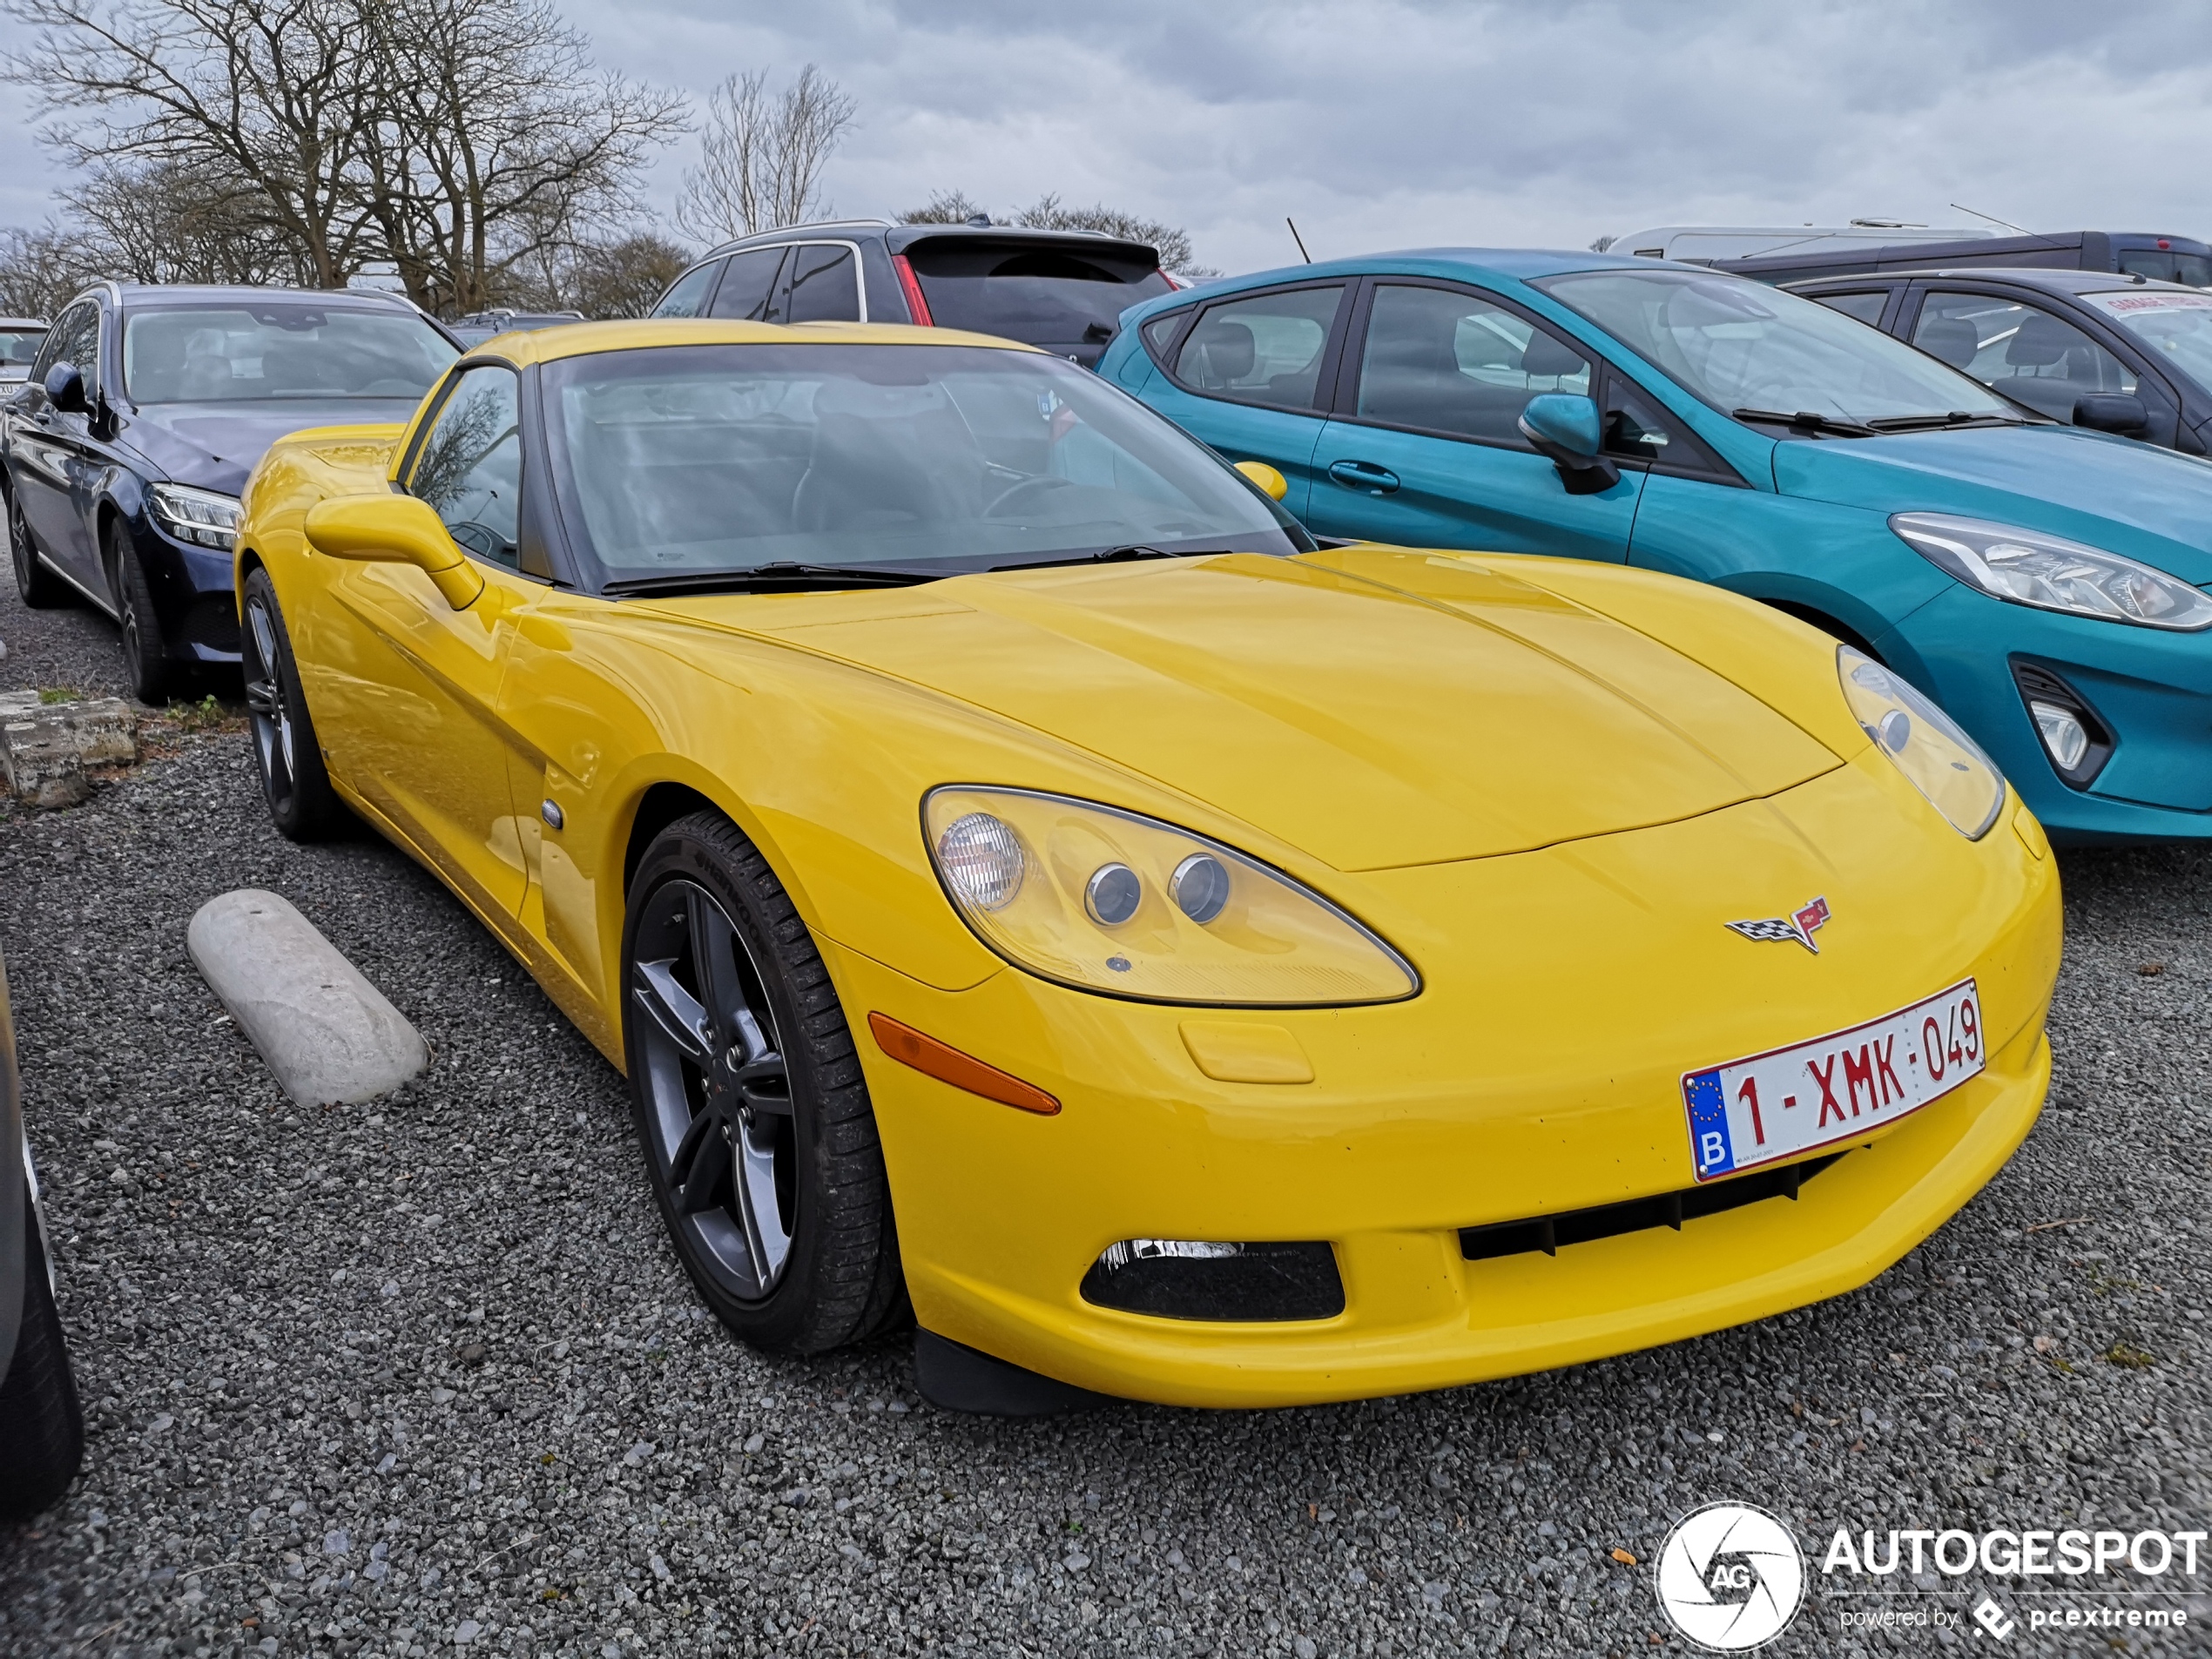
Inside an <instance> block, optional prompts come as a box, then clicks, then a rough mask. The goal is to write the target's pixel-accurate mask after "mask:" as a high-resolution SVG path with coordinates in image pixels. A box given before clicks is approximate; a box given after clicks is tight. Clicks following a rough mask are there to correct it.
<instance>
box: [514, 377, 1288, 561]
mask: <svg viewBox="0 0 2212 1659" xmlns="http://www.w3.org/2000/svg"><path fill="white" fill-rule="evenodd" d="M542 376H543V382H542V383H543V387H544V388H545V389H544V395H545V397H546V399H547V403H546V406H545V408H546V415H547V427H548V429H549V430H548V436H549V441H550V448H551V450H552V461H553V471H554V482H555V488H556V496H557V499H558V500H559V502H560V505H561V515H562V517H563V521H564V522H565V523H566V524H567V526H568V529H569V531H570V538H571V540H572V541H573V542H577V543H581V544H582V550H583V552H584V553H585V554H586V555H587V556H589V557H590V558H592V559H594V560H596V561H597V564H598V566H599V569H600V571H601V573H602V577H603V579H604V580H606V581H614V582H632V581H639V580H650V579H653V578H664V577H690V576H692V575H694V574H705V575H711V574H725V573H734V572H741V571H747V570H756V569H758V568H759V566H761V565H764V564H770V563H779V562H786V561H788V562H790V563H798V564H808V565H836V566H851V565H857V564H881V565H894V566H901V567H906V568H908V569H912V568H914V567H916V566H921V567H925V568H926V569H927V570H929V571H930V573H932V574H945V575H949V574H953V573H954V572H955V571H958V570H988V569H990V568H993V567H994V566H998V565H1005V564H1019V563H1036V562H1039V561H1041V560H1049V559H1054V558H1078V557H1082V556H1088V555H1090V554H1094V553H1098V552H1103V551H1106V550H1111V549H1117V548H1128V547H1132V546H1141V547H1144V548H1148V549H1155V550H1159V551H1161V552H1164V553H1173V552H1177V551H1197V550H1209V551H1211V550H1240V551H1251V552H1261V553H1290V552H1295V551H1299V550H1305V549H1307V548H1310V547H1311V546H1312V542H1311V541H1310V540H1309V539H1308V538H1307V537H1306V536H1305V532H1304V531H1303V530H1301V529H1298V523H1297V521H1296V520H1295V519H1292V518H1291V516H1289V515H1288V514H1287V513H1285V512H1284V511H1283V510H1282V509H1280V508H1278V507H1277V506H1276V505H1275V503H1274V502H1271V501H1269V500H1268V499H1267V497H1266V496H1264V495H1262V494H1261V493H1260V492H1259V491H1258V489H1254V488H1253V487H1252V486H1251V484H1250V483H1248V482H1246V481H1245V480H1244V478H1242V477H1241V476H1239V475H1238V474H1237V473H1235V472H1234V471H1232V470H1231V469H1230V468H1229V467H1228V465H1227V464H1226V463H1225V462H1222V461H1221V460H1220V459H1219V458H1218V457H1217V456H1215V455H1213V454H1211V452H1210V451H1209V450H1207V449H1206V448H1204V446H1203V445H1201V444H1199V443H1198V442H1196V441H1195V440H1194V439H1191V438H1190V437H1188V436H1186V435H1184V433H1183V432H1181V431H1180V430H1178V429H1177V428H1176V427H1174V426H1173V425H1171V424H1170V422H1169V421H1166V420H1165V419H1164V418H1163V417H1162V416H1160V415H1155V414H1153V413H1152V411H1151V410H1150V409H1148V408H1145V407H1144V406H1143V404H1141V403H1139V402H1137V401H1136V400H1135V399H1134V398H1131V397H1130V396H1129V395H1126V394H1125V393H1123V392H1120V391H1117V390H1116V389H1115V388H1113V387H1112V386H1110V385H1109V384H1108V383H1107V382H1105V381H1102V380H1100V379H1099V378H1098V377H1097V376H1096V375H1095V374H1091V373H1089V371H1088V370H1086V369H1082V368H1076V365H1075V364H1073V363H1070V362H1069V361H1067V360H1066V359H1064V358H1060V357H1055V356H1050V355H1047V354H1043V353H1040V352H1029V351H1014V350H1005V349H997V348H993V347H982V346H853V345H842V344H835V343H823V344H820V345H759V346H749V345H698V346H667V347H648V348H645V349H641V350H636V351H612V352H603V353H599V354H594V355H590V356H583V357H568V358H563V359H560V360H558V361H555V362H552V363H549V364H547V365H546V366H545V368H543V371H542Z"/></svg>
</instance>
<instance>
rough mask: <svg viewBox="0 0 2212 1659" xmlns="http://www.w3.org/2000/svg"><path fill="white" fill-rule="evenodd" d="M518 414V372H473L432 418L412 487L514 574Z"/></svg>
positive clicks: (466, 544)
mask: <svg viewBox="0 0 2212 1659" xmlns="http://www.w3.org/2000/svg"><path fill="white" fill-rule="evenodd" d="M518 411H519V402H518V397H517V392H516V378H515V373H514V371H513V370H512V369H508V368H492V367H485V368H472V369H469V370H468V371H466V372H465V373H464V374H462V376H461V381H460V383H459V384H458V385H456V386H455V388H453V391H452V394H451V395H449V396H448V397H447V399H446V401H445V402H444V403H443V404H442V405H441V406H440V408H439V409H438V412H437V414H436V415H435V416H434V417H433V418H432V420H431V423H430V430H429V433H428V435H427V436H426V437H425V438H424V439H423V441H422V448H421V451H420V452H419V453H418V454H417V455H416V456H415V470H414V472H413V473H412V474H410V475H409V476H408V486H407V488H408V494H409V495H411V496H415V498H416V499H418V500H420V501H423V502H428V503H429V505H430V507H431V509H432V510H434V511H435V513H436V514H437V516H438V517H439V518H440V519H441V520H442V521H443V523H444V524H445V527H446V529H447V531H448V533H449V534H450V535H451V536H453V539H454V540H455V541H456V542H458V543H461V545H462V547H463V548H465V549H466V550H468V551H469V552H470V553H471V554H473V555H475V556H476V557H477V558H480V559H486V560H489V561H490V562H491V563H495V564H503V565H505V566H506V567H507V568H508V569H509V570H514V569H515V568H516V555H515V530H516V523H517V522H518V519H519V516H520V509H521V504H522V495H523V489H522V485H523V441H522V435H521V433H520V431H519V430H518V428H517V417H518Z"/></svg>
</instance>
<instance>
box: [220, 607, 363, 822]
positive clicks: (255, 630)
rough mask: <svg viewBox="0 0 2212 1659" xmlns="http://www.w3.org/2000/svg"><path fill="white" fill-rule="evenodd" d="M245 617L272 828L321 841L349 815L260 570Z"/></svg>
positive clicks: (249, 699)
mask: <svg viewBox="0 0 2212 1659" xmlns="http://www.w3.org/2000/svg"><path fill="white" fill-rule="evenodd" d="M245 610H246V626H245V628H244V629H242V630H241V631H240V636H241V637H240V638H239V667H240V668H241V669H242V670H243V671H244V675H245V679H246V720H247V723H248V724H249V725H251V726H252V727H253V766H254V770H255V771H257V772H260V775H261V795H262V799H265V800H266V801H267V802H268V804H269V819H270V821H271V822H273V823H274V824H275V826H277V833H279V834H280V835H282V836H283V837H284V838H285V839H286V840H293V841H313V840H320V839H321V838H322V837H323V836H325V835H327V834H328V833H330V831H331V829H332V828H333V827H334V826H335V825H336V824H337V823H338V821H339V819H340V818H341V816H342V810H343V809H342V807H341V804H340V802H339V799H338V796H337V792H335V791H334V790H333V789H332V788H331V786H330V776H329V774H328V773H327V772H325V771H324V770H323V765H322V750H321V749H320V747H319V746H318V745H317V744H316V742H315V723H314V720H312V719H311V718H308V715H307V698H306V697H305V696H304V695H303V694H302V693H301V691H300V669H299V665H298V664H296V663H294V662H293V659H292V636H291V635H290V634H289V633H287V631H285V626H284V612H283V611H282V610H280V609H279V607H278V605H277V597H276V586H275V584H274V583H272V582H271V581H270V580H269V573H268V572H267V571H266V570H262V569H260V567H259V566H256V567H255V568H254V569H253V570H251V571H249V572H248V573H247V575H246V605H245Z"/></svg>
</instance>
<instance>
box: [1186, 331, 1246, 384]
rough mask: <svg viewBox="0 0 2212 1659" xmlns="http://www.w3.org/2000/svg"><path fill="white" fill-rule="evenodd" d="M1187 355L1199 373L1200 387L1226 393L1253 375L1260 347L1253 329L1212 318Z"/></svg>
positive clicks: (1191, 343)
mask: <svg viewBox="0 0 2212 1659" xmlns="http://www.w3.org/2000/svg"><path fill="white" fill-rule="evenodd" d="M1184 357H1185V358H1186V359H1189V360H1190V361H1193V362H1194V363H1195V364H1196V366H1197V371H1198V384H1199V385H1200V386H1202V387H1204V388H1206V389H1207V390H1208V391H1210V392H1219V391H1226V390H1227V389H1229V388H1231V387H1233V386H1235V385H1236V384H1237V383H1238V381H1242V380H1244V379H1245V378H1246V377H1247V376H1248V375H1250V374H1251V372H1252V365H1253V364H1254V363H1255V362H1257V361H1258V358H1259V347H1258V344H1257V343H1256V342H1255V341H1253V339H1252V331H1251V325H1249V324H1247V323H1242V322H1238V320H1236V319H1235V318H1233V317H1221V318H1214V317H1209V318H1207V319H1206V320H1204V322H1202V323H1200V324H1199V325H1198V332H1197V335H1196V336H1195V337H1194V338H1193V339H1192V341H1191V342H1190V347H1189V348H1188V349H1186V350H1185V352H1184Z"/></svg>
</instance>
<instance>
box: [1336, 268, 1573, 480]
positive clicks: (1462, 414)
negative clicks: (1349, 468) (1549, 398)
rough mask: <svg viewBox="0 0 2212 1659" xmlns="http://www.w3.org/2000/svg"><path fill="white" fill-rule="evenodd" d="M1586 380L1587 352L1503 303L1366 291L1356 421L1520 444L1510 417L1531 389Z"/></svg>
mask: <svg viewBox="0 0 2212 1659" xmlns="http://www.w3.org/2000/svg"><path fill="white" fill-rule="evenodd" d="M1589 389H1590V364H1589V360H1588V358H1586V357H1584V356H1583V355H1582V354H1581V352H1579V351H1577V350H1576V349H1575V347H1572V346H1569V345H1568V343H1567V342H1566V341H1563V340H1561V339H1560V338H1559V336H1557V335H1556V334H1549V333H1548V332H1546V331H1545V330H1543V329H1541V328H1539V327H1536V326H1535V325H1534V324H1533V323H1531V322H1529V321H1527V320H1526V319H1524V318H1522V317H1520V316H1518V315H1516V314H1514V313H1513V312H1510V311H1507V309H1506V308H1505V307H1502V306H1498V305H1494V304H1492V303H1491V302H1490V301H1489V300H1478V299H1476V298H1475V297H1474V295H1473V294H1469V293H1453V292H1452V291H1450V290H1448V289H1444V288H1415V287H1399V286H1398V285H1397V284H1394V283H1386V284H1384V285H1383V286H1381V287H1378V288H1376V290H1375V302H1374V307H1373V310H1372V314H1370V316H1369V319H1368V322H1367V341H1366V347H1365V349H1364V350H1363V351H1362V352H1361V354H1360V359H1359V415H1360V417H1361V418H1362V419H1363V420H1368V421H1384V422H1386V423H1387V424H1389V425H1392V426H1407V427H1419V428H1422V429H1424V430H1426V431H1430V432H1448V433H1450V434H1452V435H1453V436H1455V437H1467V438H1486V439H1488V440H1490V441H1491V442H1498V443H1510V444H1512V445H1514V447H1516V448H1527V447H1528V441H1527V439H1526V438H1524V437H1522V436H1521V430H1520V427H1519V424H1518V422H1519V421H1520V420H1521V409H1522V408H1524V407H1525V406H1526V405H1527V401H1528V400H1529V399H1530V398H1532V397H1535V396H1537V395H1540V394H1542V393H1545V392H1569V393H1578V394H1580V395H1583V396H1585V397H1587V396H1588V395H1589Z"/></svg>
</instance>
